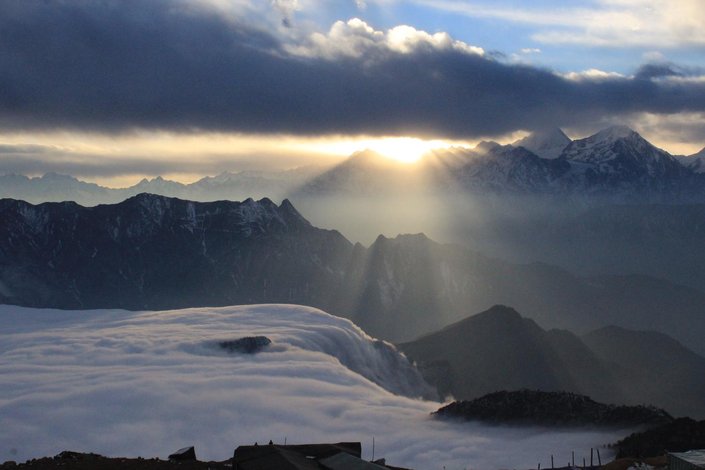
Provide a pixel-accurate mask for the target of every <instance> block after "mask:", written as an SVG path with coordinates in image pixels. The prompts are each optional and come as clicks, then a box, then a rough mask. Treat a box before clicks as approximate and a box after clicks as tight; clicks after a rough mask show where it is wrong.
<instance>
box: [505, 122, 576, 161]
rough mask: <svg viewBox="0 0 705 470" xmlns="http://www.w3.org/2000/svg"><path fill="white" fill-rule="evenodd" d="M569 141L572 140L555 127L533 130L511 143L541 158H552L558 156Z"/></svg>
mask: <svg viewBox="0 0 705 470" xmlns="http://www.w3.org/2000/svg"><path fill="white" fill-rule="evenodd" d="M571 142H572V140H570V138H569V137H568V136H567V135H565V133H564V132H563V131H562V130H561V129H559V128H557V127H555V128H551V129H545V130H541V131H536V132H533V133H531V134H529V135H527V136H526V137H524V138H523V139H520V140H517V141H516V142H514V143H513V144H512V145H513V146H515V147H524V148H525V149H527V150H529V151H531V152H533V153H535V154H536V155H538V156H539V157H541V158H548V159H554V158H558V157H560V156H561V153H562V152H563V150H564V149H565V148H566V147H567V146H568V144H570V143H571Z"/></svg>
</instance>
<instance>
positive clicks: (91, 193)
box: [0, 166, 325, 206]
mask: <svg viewBox="0 0 705 470" xmlns="http://www.w3.org/2000/svg"><path fill="white" fill-rule="evenodd" d="M324 168H325V167H320V166H309V167H301V168H297V169H292V170H283V171H240V172H223V173H221V174H219V175H217V176H206V177H204V178H201V179H200V180H198V181H196V182H194V183H190V184H183V183H179V182H176V181H170V180H167V179H164V178H162V177H161V176H157V177H156V178H153V179H146V178H145V179H143V180H142V181H140V182H139V183H137V184H136V185H134V186H130V187H127V188H117V189H114V188H107V187H104V186H99V185H97V184H94V183H87V182H85V181H81V180H78V179H76V178H74V177H73V176H69V175H61V174H57V173H47V174H45V175H44V176H40V177H33V178H29V177H27V176H23V175H0V198H13V199H21V200H24V201H27V202H31V203H34V204H38V203H42V202H62V201H73V202H76V203H78V204H81V205H84V206H95V205H98V204H114V203H117V202H121V201H124V200H125V199H127V198H130V197H133V196H136V195H138V194H141V193H150V194H160V195H163V196H170V197H178V198H182V199H189V200H193V201H217V200H231V201H240V200H245V199H247V198H257V199H259V198H263V197H269V198H272V199H278V200H281V199H283V198H285V197H286V195H287V194H288V193H289V192H291V191H292V190H293V189H294V188H297V187H299V186H301V185H302V184H304V183H305V182H307V181H309V180H310V179H311V178H313V177H315V176H316V175H318V174H319V173H320V172H321V171H323V169H324Z"/></svg>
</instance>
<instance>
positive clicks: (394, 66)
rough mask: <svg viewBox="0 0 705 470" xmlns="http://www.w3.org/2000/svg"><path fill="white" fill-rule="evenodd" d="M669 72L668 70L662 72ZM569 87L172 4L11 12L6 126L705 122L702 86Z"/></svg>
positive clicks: (24, 1) (329, 127)
mask: <svg viewBox="0 0 705 470" xmlns="http://www.w3.org/2000/svg"><path fill="white" fill-rule="evenodd" d="M665 74H666V75H668V73H665ZM663 76H664V71H663V70H660V71H658V70H646V69H642V70H641V71H640V73H639V74H638V75H637V76H635V77H634V78H611V79H601V80H590V79H587V78H586V79H583V80H568V79H565V78H563V77H560V76H557V75H555V74H553V73H551V72H550V71H548V70H542V69H539V68H535V67H532V66H527V65H513V64H507V63H504V62H501V61H499V60H496V59H494V58H488V57H483V56H479V55H474V54H468V53H466V52H462V51H459V50H455V49H452V48H448V49H444V50H440V49H437V48H433V47H417V48H416V49H414V50H413V51H412V52H410V53H406V54H401V53H397V52H394V51H391V50H389V49H384V48H376V49H374V50H372V51H370V53H369V54H363V55H362V56H361V57H360V58H356V57H337V58H333V59H322V58H310V57H309V58H304V57H297V56H293V55H291V54H290V53H288V52H286V48H285V46H284V45H283V44H282V43H281V42H280V41H279V40H278V39H276V38H275V36H273V35H271V34H268V33H267V32H264V31H263V30H259V29H257V28H255V27H253V26H252V25H251V23H247V22H246V21H245V20H243V21H242V22H240V23H237V22H233V21H232V20H228V19H225V18H223V17H220V16H218V15H217V14H216V13H215V12H214V11H211V10H207V9H204V8H200V9H196V8H195V7H193V6H191V7H188V8H187V7H185V6H184V4H182V3H179V2H175V1H166V0H149V1H132V0H128V1H111V0H101V1H98V2H91V1H83V0H64V1H51V2H44V1H35V0H8V1H4V2H0V126H2V127H3V128H5V129H6V130H7V129H56V128H65V129H82V130H98V131H108V132H112V131H124V130H129V129H133V128H146V129H171V130H201V129H207V130H218V131H239V132H256V133H272V132H285V133H298V134H326V133H344V134H355V133H365V134H410V133H417V134H420V135H434V136H448V137H473V136H480V135H492V134H501V133H503V132H507V131H511V130H515V129H519V128H524V129H527V128H534V127H544V126H549V125H557V124H560V125H563V126H570V125H580V124H585V123H586V122H590V121H596V120H599V119H602V118H604V117H605V116H614V115H629V114H633V113H637V112H643V111H647V112H652V113H677V112H682V111H705V84H703V83H702V82H701V83H698V82H697V81H691V82H685V81H675V80H674V81H669V80H663V79H659V80H653V79H652V78H653V77H660V78H662V77H663Z"/></svg>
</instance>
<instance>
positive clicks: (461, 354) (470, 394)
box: [399, 306, 705, 418]
mask: <svg viewBox="0 0 705 470" xmlns="http://www.w3.org/2000/svg"><path fill="white" fill-rule="evenodd" d="M399 348H400V349H401V350H402V351H404V353H405V354H406V355H407V356H408V357H409V358H411V359H412V360H414V361H416V362H417V365H418V366H419V368H420V369H421V371H422V373H423V374H424V376H425V377H426V379H427V380H429V381H430V382H431V383H435V384H436V385H437V386H438V388H439V391H440V392H442V393H444V394H452V395H453V396H454V397H455V398H457V399H466V400H470V399H475V398H478V397H481V396H483V395H485V394H487V393H491V392H495V391H497V390H519V389H525V388H526V389H534V390H544V391H569V392H574V393H580V394H584V395H589V396H590V397H592V398H595V399H596V400H598V401H605V402H607V403H625V404H629V405H639V404H653V405H656V406H659V407H663V408H665V409H666V410H667V411H668V412H670V413H671V414H675V415H678V416H681V415H691V416H697V417H700V418H702V417H705V401H703V396H705V357H702V356H699V355H697V354H696V353H694V352H692V351H691V350H689V349H687V348H685V347H683V346H682V345H681V344H679V343H678V342H677V341H675V340H673V339H672V338H670V337H668V336H666V335H664V334H662V333H656V332H650V331H634V330H627V329H624V328H619V327H614V326H608V327H603V328H600V329H598V330H595V331H593V332H591V333H588V334H587V335H584V336H582V337H579V336H577V335H575V334H573V333H571V332H569V331H566V330H544V329H543V328H541V327H539V326H538V325H537V324H536V323H535V322H534V321H533V320H530V319H528V318H523V317H521V316H520V315H519V313H517V312H516V311H515V310H514V309H512V308H509V307H504V306H495V307H492V308H490V309H489V310H487V311H485V312H482V313H479V314H477V315H473V316H470V317H468V318H466V319H464V320H461V321H460V322H457V323H454V324H452V325H449V326H447V327H445V328H443V329H442V330H440V331H438V332H435V333H432V334H429V335H426V336H423V337H421V338H419V339H417V340H415V341H412V342H409V343H403V344H400V345H399Z"/></svg>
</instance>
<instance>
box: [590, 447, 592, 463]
mask: <svg viewBox="0 0 705 470" xmlns="http://www.w3.org/2000/svg"><path fill="white" fill-rule="evenodd" d="M590 468H592V447H590Z"/></svg>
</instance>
